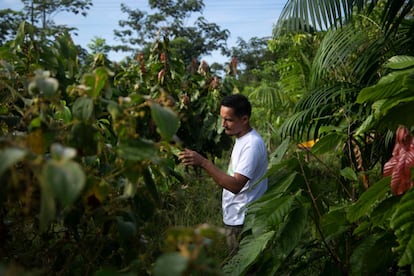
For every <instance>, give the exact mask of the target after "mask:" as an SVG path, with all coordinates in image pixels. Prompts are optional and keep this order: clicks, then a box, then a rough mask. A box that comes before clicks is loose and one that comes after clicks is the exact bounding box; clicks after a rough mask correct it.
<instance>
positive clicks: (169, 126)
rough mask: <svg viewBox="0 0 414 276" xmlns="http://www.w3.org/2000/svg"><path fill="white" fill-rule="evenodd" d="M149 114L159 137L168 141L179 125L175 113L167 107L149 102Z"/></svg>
mask: <svg viewBox="0 0 414 276" xmlns="http://www.w3.org/2000/svg"><path fill="white" fill-rule="evenodd" d="M151 116H152V119H154V122H155V124H156V125H157V128H158V131H159V133H160V135H161V137H162V138H163V139H164V140H166V141H170V140H171V138H172V136H173V135H174V134H175V133H176V132H177V130H178V128H179V127H180V121H179V120H178V116H177V114H175V113H174V112H173V111H172V110H171V109H169V108H167V107H162V106H161V105H159V104H157V103H151Z"/></svg>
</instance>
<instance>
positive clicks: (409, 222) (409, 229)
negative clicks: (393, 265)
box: [390, 189, 414, 266]
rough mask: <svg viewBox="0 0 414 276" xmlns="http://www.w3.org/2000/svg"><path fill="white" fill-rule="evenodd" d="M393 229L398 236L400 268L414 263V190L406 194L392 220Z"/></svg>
mask: <svg viewBox="0 0 414 276" xmlns="http://www.w3.org/2000/svg"><path fill="white" fill-rule="evenodd" d="M390 226H391V228H392V229H393V230H394V232H395V235H396V236H397V241H398V243H399V246H398V247H397V252H399V253H400V256H401V258H400V260H399V261H398V265H399V266H405V265H410V264H411V265H412V264H413V263H414V189H410V190H409V191H408V192H407V193H405V194H404V195H403V196H402V198H401V201H400V204H399V205H397V208H396V211H395V213H394V215H393V216H392V218H391V222H390Z"/></svg>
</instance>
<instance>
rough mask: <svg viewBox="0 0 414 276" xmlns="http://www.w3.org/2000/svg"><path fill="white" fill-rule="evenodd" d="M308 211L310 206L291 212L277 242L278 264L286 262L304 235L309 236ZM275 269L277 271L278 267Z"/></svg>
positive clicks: (303, 206) (300, 207)
mask: <svg viewBox="0 0 414 276" xmlns="http://www.w3.org/2000/svg"><path fill="white" fill-rule="evenodd" d="M308 209H309V206H307V205H302V206H299V207H298V208H294V209H292V210H291V213H290V214H289V216H288V218H287V221H286V222H285V223H284V225H283V228H282V231H281V233H280V236H279V238H278V240H277V241H276V243H277V244H279V250H278V256H279V261H278V262H276V263H283V262H284V261H285V258H286V257H287V256H289V255H290V254H291V252H292V251H293V250H294V249H295V248H296V247H297V246H298V244H299V243H300V242H302V241H303V240H302V236H303V234H305V233H306V234H307V236H308V235H309V228H307V227H306V226H307V223H308V220H307V218H308ZM273 269H274V270H276V269H277V267H274V268H273Z"/></svg>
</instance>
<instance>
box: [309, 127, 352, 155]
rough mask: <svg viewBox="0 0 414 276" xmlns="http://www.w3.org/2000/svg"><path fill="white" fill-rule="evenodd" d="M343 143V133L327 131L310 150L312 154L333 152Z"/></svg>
mask: <svg viewBox="0 0 414 276" xmlns="http://www.w3.org/2000/svg"><path fill="white" fill-rule="evenodd" d="M343 143H344V135H343V134H342V133H338V132H332V133H329V134H327V135H325V136H323V137H322V138H320V139H319V141H318V142H316V144H315V145H314V146H313V147H312V149H311V151H312V153H314V154H324V153H328V152H333V151H336V150H337V149H338V147H339V146H342V145H343Z"/></svg>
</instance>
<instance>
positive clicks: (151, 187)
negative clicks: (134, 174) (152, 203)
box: [143, 168, 159, 201]
mask: <svg viewBox="0 0 414 276" xmlns="http://www.w3.org/2000/svg"><path fill="white" fill-rule="evenodd" d="M143 175H144V182H145V185H146V186H147V189H148V191H149V192H150V193H151V196H152V197H153V199H154V200H156V201H158V200H159V196H158V191H157V186H156V185H155V182H154V179H153V177H152V174H151V170H150V168H146V169H144V172H143Z"/></svg>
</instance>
